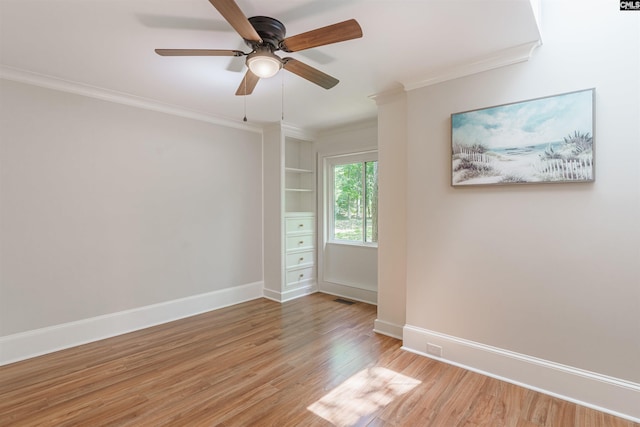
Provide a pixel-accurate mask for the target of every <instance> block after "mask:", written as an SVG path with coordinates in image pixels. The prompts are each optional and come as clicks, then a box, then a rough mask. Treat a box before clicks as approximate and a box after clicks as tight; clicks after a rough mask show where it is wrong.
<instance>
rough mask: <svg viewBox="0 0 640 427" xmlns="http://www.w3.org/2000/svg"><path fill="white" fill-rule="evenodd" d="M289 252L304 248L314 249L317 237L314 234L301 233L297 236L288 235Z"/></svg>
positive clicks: (287, 245)
mask: <svg viewBox="0 0 640 427" xmlns="http://www.w3.org/2000/svg"><path fill="white" fill-rule="evenodd" d="M286 240H287V242H286V243H287V244H286V247H287V252H289V251H297V250H303V249H313V248H314V245H315V238H314V235H313V234H301V235H296V236H287V239H286Z"/></svg>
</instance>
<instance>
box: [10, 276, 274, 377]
mask: <svg viewBox="0 0 640 427" xmlns="http://www.w3.org/2000/svg"><path fill="white" fill-rule="evenodd" d="M262 287H263V282H255V283H249V284H246V285H242V286H236V287H232V288H226V289H221V290H218V291H213V292H209V293H206V294H200V295H193V296H190V297H186V298H181V299H177V300H172V301H166V302H162V303H159V304H153V305H148V306H144V307H138V308H134V309H131V310H125V311H120V312H117V313H110V314H106V315H103V316H97V317H92V318H89V319H83V320H78V321H75V322H69V323H64V324H61V325H55V326H49V327H46V328H41V329H35V330H32V331H27V332H21V333H17V334H13V335H7V336H4V337H0V365H6V364H9V363H13V362H17V361H20V360H24V359H29V358H31V357H35V356H40V355H42V354H46V353H51V352H54V351H58V350H63V349H65V348H69V347H75V346H77V345H81V344H86V343H89V342H93V341H98V340H101V339H104V338H109V337H113V336H116V335H121V334H125V333H128V332H132V331H136V330H139V329H144V328H148V327H150V326H155V325H159V324H161V323H166V322H171V321H173V320H178V319H182V318H184V317H189V316H193V315H196V314H200V313H205V312H207V311H211V310H216V309H219V308H223V307H228V306H230V305H234V304H238V303H241V302H245V301H249V300H252V299H256V298H261V297H262V296H263V295H262Z"/></svg>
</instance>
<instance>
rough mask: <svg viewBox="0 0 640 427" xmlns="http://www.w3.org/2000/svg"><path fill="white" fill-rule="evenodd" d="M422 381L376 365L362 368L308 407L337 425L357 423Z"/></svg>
mask: <svg viewBox="0 0 640 427" xmlns="http://www.w3.org/2000/svg"><path fill="white" fill-rule="evenodd" d="M418 384H420V381H418V380H416V379H413V378H411V377H407V376H405V375H402V374H399V373H397V372H394V371H392V370H390V369H386V368H381V367H374V368H369V369H365V370H362V371H360V372H358V373H357V374H355V375H354V376H352V377H351V378H349V379H348V380H346V381H345V382H343V383H342V384H340V385H339V386H338V387H336V388H335V389H333V390H332V391H330V392H329V393H328V394H326V395H325V396H324V397H322V398H321V399H320V400H318V401H317V402H315V403H313V404H312V405H310V406H309V407H308V408H307V409H308V410H310V411H311V412H313V413H314V414H316V415H318V416H320V417H322V418H324V419H325V420H327V421H329V422H331V423H333V424H334V425H336V426H350V425H354V424H356V423H357V422H358V420H361V419H362V418H364V417H366V416H368V415H371V414H373V413H375V412H376V411H378V410H379V409H381V408H383V407H384V406H386V405H388V404H389V403H391V402H392V401H393V400H394V399H395V398H397V397H399V396H401V395H403V394H405V393H407V392H409V391H411V390H412V389H413V388H415V387H416V386H417V385H418Z"/></svg>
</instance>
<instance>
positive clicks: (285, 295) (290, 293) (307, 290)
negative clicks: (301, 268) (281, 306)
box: [264, 283, 318, 302]
mask: <svg viewBox="0 0 640 427" xmlns="http://www.w3.org/2000/svg"><path fill="white" fill-rule="evenodd" d="M316 292H318V286H317V285H316V284H315V283H313V284H309V285H305V286H301V287H299V288H295V289H290V290H287V291H284V292H278V291H274V290H271V289H264V297H265V298H267V299H270V300H272V301H276V302H286V301H291V300H292V299H296V298H300V297H303V296H305V295H311V294H313V293H316Z"/></svg>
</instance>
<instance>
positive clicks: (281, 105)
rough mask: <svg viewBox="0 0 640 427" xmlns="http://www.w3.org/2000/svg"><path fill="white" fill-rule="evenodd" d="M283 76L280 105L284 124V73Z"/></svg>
mask: <svg viewBox="0 0 640 427" xmlns="http://www.w3.org/2000/svg"><path fill="white" fill-rule="evenodd" d="M280 74H282V101H281V104H280V119H281V120H282V121H283V122H284V73H280Z"/></svg>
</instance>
